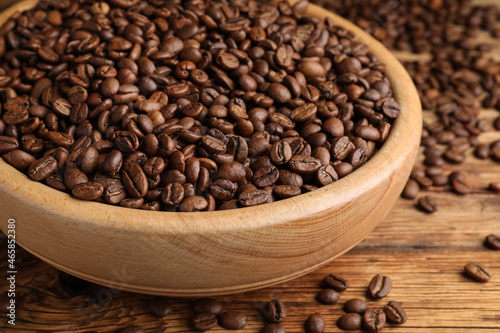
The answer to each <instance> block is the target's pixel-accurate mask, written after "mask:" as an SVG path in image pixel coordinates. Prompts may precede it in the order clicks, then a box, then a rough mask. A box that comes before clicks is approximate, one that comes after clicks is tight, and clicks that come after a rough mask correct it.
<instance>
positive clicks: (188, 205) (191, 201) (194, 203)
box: [179, 196, 208, 212]
mask: <svg viewBox="0 0 500 333" xmlns="http://www.w3.org/2000/svg"><path fill="white" fill-rule="evenodd" d="M207 206H208V202H207V200H206V199H205V198H204V197H201V196H194V197H189V198H185V199H184V200H183V201H182V202H181V204H180V205H179V210H180V211H181V212H197V211H200V210H203V209H205V208H207Z"/></svg>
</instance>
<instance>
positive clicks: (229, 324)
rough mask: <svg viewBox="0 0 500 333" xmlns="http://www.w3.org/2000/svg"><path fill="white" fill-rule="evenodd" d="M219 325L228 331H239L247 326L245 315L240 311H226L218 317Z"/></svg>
mask: <svg viewBox="0 0 500 333" xmlns="http://www.w3.org/2000/svg"><path fill="white" fill-rule="evenodd" d="M219 324H220V325H221V326H222V327H224V328H226V329H228V330H241V329H243V328H244V327H245V326H246V325H247V315H246V314H245V313H243V312H240V311H227V312H224V313H223V314H222V315H221V316H220V320H219Z"/></svg>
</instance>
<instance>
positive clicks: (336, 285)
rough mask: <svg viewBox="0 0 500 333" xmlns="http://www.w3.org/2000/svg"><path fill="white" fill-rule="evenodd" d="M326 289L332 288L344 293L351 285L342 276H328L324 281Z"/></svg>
mask: <svg viewBox="0 0 500 333" xmlns="http://www.w3.org/2000/svg"><path fill="white" fill-rule="evenodd" d="M323 282H324V284H325V287H327V288H331V289H333V290H335V291H338V292H343V291H345V290H346V289H347V288H348V287H349V283H348V282H347V281H346V280H344V279H343V278H341V277H340V276H337V275H333V274H328V275H327V276H325V278H324V279H323Z"/></svg>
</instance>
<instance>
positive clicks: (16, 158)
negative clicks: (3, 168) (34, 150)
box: [2, 149, 35, 171]
mask: <svg viewBox="0 0 500 333" xmlns="http://www.w3.org/2000/svg"><path fill="white" fill-rule="evenodd" d="M2 158H3V159H4V160H5V162H7V163H9V164H10V165H12V166H13V167H14V168H16V169H17V170H20V171H26V170H27V169H28V167H29V166H30V165H31V163H33V162H34V161H35V157H34V156H33V155H30V154H28V153H27V152H25V151H22V150H19V149H17V150H12V151H9V152H8V153H6V154H3V155H2Z"/></svg>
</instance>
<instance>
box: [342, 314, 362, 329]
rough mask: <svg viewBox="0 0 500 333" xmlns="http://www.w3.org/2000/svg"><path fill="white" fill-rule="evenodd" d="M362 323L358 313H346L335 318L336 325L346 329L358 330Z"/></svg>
mask: <svg viewBox="0 0 500 333" xmlns="http://www.w3.org/2000/svg"><path fill="white" fill-rule="evenodd" d="M362 325H363V318H362V317H361V315H360V314H359V313H346V314H344V315H342V316H340V317H339V319H338V320H337V326H338V327H339V328H341V329H343V330H346V331H355V330H359V329H361V327H362Z"/></svg>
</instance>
